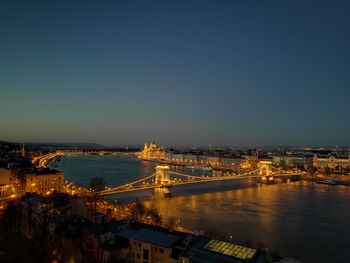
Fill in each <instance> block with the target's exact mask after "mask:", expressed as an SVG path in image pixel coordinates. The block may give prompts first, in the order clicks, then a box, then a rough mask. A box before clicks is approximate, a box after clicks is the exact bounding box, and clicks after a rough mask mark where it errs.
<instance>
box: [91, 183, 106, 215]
mask: <svg viewBox="0 0 350 263" xmlns="http://www.w3.org/2000/svg"><path fill="white" fill-rule="evenodd" d="M89 185H90V189H92V191H93V198H94V209H95V214H96V201H97V192H100V191H102V190H103V189H105V187H106V182H105V180H104V179H103V178H101V177H94V178H91V179H90V183H89Z"/></svg>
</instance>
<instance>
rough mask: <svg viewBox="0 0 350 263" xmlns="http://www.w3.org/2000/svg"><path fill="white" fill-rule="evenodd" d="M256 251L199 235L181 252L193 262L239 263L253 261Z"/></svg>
mask: <svg viewBox="0 0 350 263" xmlns="http://www.w3.org/2000/svg"><path fill="white" fill-rule="evenodd" d="M257 254H258V251H257V250H256V249H253V248H248V247H244V246H240V245H236V244H233V243H229V242H225V241H220V240H216V239H208V238H205V237H199V238H198V239H197V240H195V241H194V242H193V243H192V244H191V246H190V247H189V248H188V249H187V250H186V251H185V252H184V253H183V255H182V257H185V258H188V259H189V260H190V262H193V263H211V262H217V263H241V262H254V258H256V256H257Z"/></svg>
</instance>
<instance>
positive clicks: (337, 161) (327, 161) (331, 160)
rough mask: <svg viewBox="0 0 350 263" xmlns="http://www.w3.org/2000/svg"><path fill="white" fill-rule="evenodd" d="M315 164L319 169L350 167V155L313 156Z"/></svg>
mask: <svg viewBox="0 0 350 263" xmlns="http://www.w3.org/2000/svg"><path fill="white" fill-rule="evenodd" d="M313 165H314V167H315V168H317V169H321V170H324V169H326V168H331V169H335V168H340V169H350V156H347V157H335V156H333V155H330V156H319V155H315V156H314V158H313Z"/></svg>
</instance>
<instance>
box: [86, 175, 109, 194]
mask: <svg viewBox="0 0 350 263" xmlns="http://www.w3.org/2000/svg"><path fill="white" fill-rule="evenodd" d="M89 185H90V188H91V189H92V190H93V191H95V192H99V191H102V190H103V189H105V187H106V182H105V180H104V179H103V178H101V177H94V178H91V179H90V183H89Z"/></svg>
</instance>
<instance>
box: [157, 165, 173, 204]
mask: <svg viewBox="0 0 350 263" xmlns="http://www.w3.org/2000/svg"><path fill="white" fill-rule="evenodd" d="M169 172H170V167H169V166H168V165H157V166H156V178H155V179H156V180H155V183H156V184H159V185H161V187H159V188H156V189H155V191H156V192H162V193H163V195H164V196H165V197H170V196H171V191H170V188H171V181H170V173H169Z"/></svg>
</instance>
